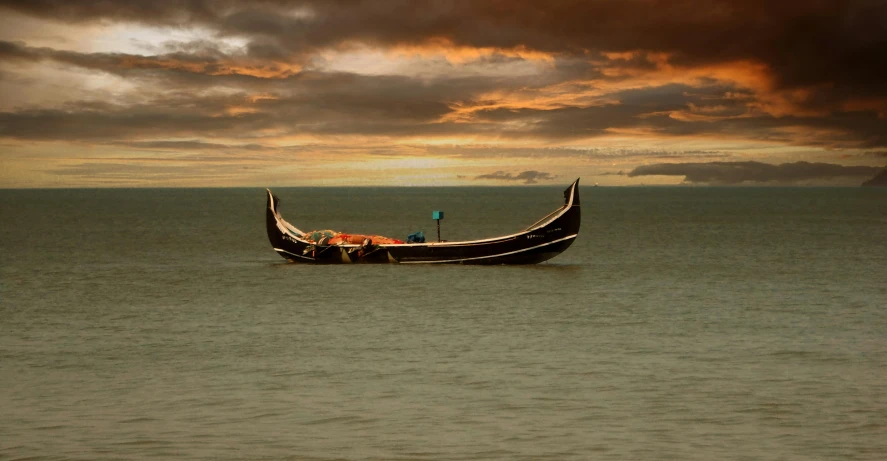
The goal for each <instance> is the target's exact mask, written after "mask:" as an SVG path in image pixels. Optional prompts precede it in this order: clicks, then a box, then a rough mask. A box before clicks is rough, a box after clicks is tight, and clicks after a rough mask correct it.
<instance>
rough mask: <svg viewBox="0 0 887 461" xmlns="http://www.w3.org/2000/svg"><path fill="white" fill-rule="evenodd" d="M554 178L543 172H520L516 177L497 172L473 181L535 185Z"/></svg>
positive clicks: (483, 175) (476, 177)
mask: <svg viewBox="0 0 887 461" xmlns="http://www.w3.org/2000/svg"><path fill="white" fill-rule="evenodd" d="M556 177H557V176H554V175H552V174H551V173H546V172H544V171H536V170H527V171H521V172H520V173H518V174H517V175H513V174H511V173H506V172H504V171H497V172H495V173H489V174H482V175H479V176H475V177H474V179H492V180H494V181H523V182H524V184H536V183H538V182H539V181H550V180H552V179H554V178H556Z"/></svg>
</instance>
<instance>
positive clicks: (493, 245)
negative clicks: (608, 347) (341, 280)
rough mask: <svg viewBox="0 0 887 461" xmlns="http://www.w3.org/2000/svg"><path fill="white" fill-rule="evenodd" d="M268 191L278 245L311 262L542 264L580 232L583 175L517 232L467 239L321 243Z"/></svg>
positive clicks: (272, 235) (285, 253)
mask: <svg viewBox="0 0 887 461" xmlns="http://www.w3.org/2000/svg"><path fill="white" fill-rule="evenodd" d="M278 204H279V200H278V198H277V197H275V196H274V195H273V194H272V193H271V191H268V206H267V211H266V225H267V231H268V239H269V240H270V242H271V245H272V247H273V248H274V251H276V252H277V253H278V254H280V255H281V256H282V257H283V258H285V259H287V260H289V261H291V262H296V263H309V264H355V263H364V264H383V263H400V264H487V265H489V264H538V263H541V262H544V261H547V260H549V259H551V258H553V257H555V256H557V255H559V254H561V253H562V252H563V251H564V250H566V249H567V248H569V247H570V245H571V244H572V243H573V241H574V240H576V237H578V235H579V225H580V222H581V212H580V203H579V180H578V179H577V180H576V181H575V182H574V183H573V184H571V185H570V187H568V188H567V189H566V190H565V191H564V206H562V207H561V208H560V209H558V210H556V211H554V212H553V213H551V214H549V215H548V216H546V217H545V218H542V219H541V220H540V221H538V222H537V223H536V224H534V225H532V226H530V227H529V228H527V229H526V230H524V231H521V232H518V233H516V234H512V235H507V236H502V237H495V238H490V239H483V240H472V241H465V242H431V243H412V244H381V245H373V244H369V245H350V244H340V245H326V246H325V245H319V244H316V243H313V242H310V241H307V240H304V239H303V238H302V232H301V231H299V230H298V229H297V228H295V227H294V226H292V225H291V224H289V223H288V222H286V221H284V220H283V218H281V216H280V213H279V210H278Z"/></svg>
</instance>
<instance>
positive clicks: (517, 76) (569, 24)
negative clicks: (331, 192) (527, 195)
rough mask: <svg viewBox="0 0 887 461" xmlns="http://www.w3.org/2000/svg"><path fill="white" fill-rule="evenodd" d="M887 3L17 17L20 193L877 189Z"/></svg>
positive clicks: (83, 4)
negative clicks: (572, 186) (868, 184)
mask: <svg viewBox="0 0 887 461" xmlns="http://www.w3.org/2000/svg"><path fill="white" fill-rule="evenodd" d="M885 56H887V2H884V1H882V0H876V1H871V0H845V1H819V0H803V1H800V0H783V1H772V0H768V1H760V0H728V1H655V0H592V1H584V2H580V1H559V0H546V1H544V2H540V1H522V0H505V1H468V0H466V1H446V0H435V1H394V0H386V1H335V0H322V1H286V0H265V1H262V0H258V1H250V2H238V1H230V0H175V1H172V0H152V1H150V2H146V1H140V0H138V1H136V0H116V1H113V2H109V1H89V0H79V1H76V2H75V1H71V0H27V1H6V0H0V188H31V187H229V186H237V187H240V186H250V187H254V186H263V187H270V186H363V185H396V186H427V185H434V186H438V185H524V184H539V185H554V184H567V183H569V182H571V181H572V180H573V179H575V178H576V177H580V176H581V177H582V178H583V179H582V181H583V183H584V184H586V185H589V184H600V185H602V186H604V185H653V184H692V185H858V184H860V183H861V182H863V181H865V180H866V179H868V178H870V177H872V176H874V175H875V174H876V173H877V172H878V171H879V170H881V169H882V168H884V166H885V165H887V58H885Z"/></svg>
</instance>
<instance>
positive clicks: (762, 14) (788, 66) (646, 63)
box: [0, 0, 887, 110]
mask: <svg viewBox="0 0 887 461" xmlns="http://www.w3.org/2000/svg"><path fill="white" fill-rule="evenodd" d="M0 7H5V8H8V9H11V10H15V11H18V12H20V13H23V14H28V15H32V16H37V17H41V18H45V19H51V20H56V21H63V22H81V23H88V24H92V23H101V22H124V23H139V24H144V25H151V26H157V27H178V28H184V27H191V28H195V27H201V28H205V29H208V30H210V31H213V32H214V33H216V34H218V35H219V36H222V37H240V38H244V39H246V40H247V41H248V42H249V43H250V44H254V45H253V46H255V47H260V46H261V47H262V48H264V49H265V50H270V49H278V50H287V51H286V53H287V54H302V53H306V52H307V53H312V52H315V51H317V50H321V49H336V48H347V47H349V46H354V44H370V45H373V46H381V47H396V46H407V45H408V46H413V47H423V46H424V47H435V46H439V44H440V43H447V44H449V46H450V47H451V48H459V47H467V48H474V49H480V48H492V49H501V50H527V51H528V52H529V51H536V52H542V53H549V54H552V55H559V56H586V55H587V54H588V53H606V54H601V55H600V56H605V57H607V58H608V59H607V60H608V61H610V63H611V64H612V65H613V66H617V65H618V66H619V67H622V68H624V69H626V70H630V71H632V72H638V71H643V70H645V69H646V70H647V71H651V70H653V69H657V68H659V69H663V63H667V64H668V66H671V67H669V68H672V69H675V70H678V71H680V70H681V69H684V70H686V69H694V68H709V69H714V68H715V67H716V66H719V65H727V64H729V65H731V66H733V68H732V70H731V72H732V73H733V74H734V75H738V73H739V71H740V69H739V68H737V67H736V66H737V63H738V64H740V65H741V66H745V68H747V69H758V70H756V71H755V72H758V74H759V77H760V78H762V80H759V81H758V82H757V84H756V85H757V88H756V89H757V90H758V91H770V92H776V93H779V94H780V95H781V96H780V98H781V99H784V101H785V102H790V103H792V104H794V105H797V106H798V107H800V108H806V109H808V110H811V109H817V110H818V109H823V108H835V107H837V106H838V105H839V104H841V103H845V102H848V101H853V100H856V99H863V100H871V98H872V97H879V98H884V97H887V88H885V86H884V85H883V82H884V81H885V80H887V62H885V60H883V59H881V57H882V56H884V55H887V36H885V34H883V32H882V31H883V30H884V29H885V28H887V4H885V3H884V2H879V1H870V0H849V1H844V2H809V1H804V0H788V1H785V2H780V3H779V4H778V5H774V4H773V2H765V1H748V0H725V1H719V2H710V3H699V2H689V3H679V4H675V3H673V2H663V1H660V0H639V1H631V2H612V1H589V2H579V3H577V2H572V1H551V2H546V3H545V4H544V5H540V4H539V3H538V2H536V1H532V0H524V1H520V0H518V1H511V2H499V1H477V2H435V1H430V0H429V1H419V2H409V3H408V4H407V3H403V2H345V3H342V2H329V1H325V0H324V1H320V0H315V1H310V0H307V1H284V0H277V1H266V2H261V3H249V4H239V3H235V2H231V1H229V0H215V1H214V0H206V1H199V2H180V1H173V0H166V1H164V0H156V1H152V2H150V4H146V3H145V2H142V1H139V0H120V1H115V2H98V1H82V2H70V1H64V0H28V1H2V2H0ZM604 18H605V19H604ZM648 53H653V54H648ZM756 78H757V77H756ZM746 84H749V81H746ZM885 102H887V101H885ZM885 102H882V103H881V104H880V105H878V107H879V108H880V109H881V110H883V109H884V108H885V106H884V105H883V104H884V103H885Z"/></svg>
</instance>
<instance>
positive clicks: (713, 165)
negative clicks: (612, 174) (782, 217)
mask: <svg viewBox="0 0 887 461" xmlns="http://www.w3.org/2000/svg"><path fill="white" fill-rule="evenodd" d="M880 170H881V168H879V167H869V166H844V165H836V164H832V163H810V162H795V163H783V164H780V165H772V164H768V163H761V162H754V161H749V162H708V163H657V164H653V165H643V166H639V167H637V168H635V169H634V170H632V171H630V172H629V173H628V176H629V177H637V176H653V175H662V176H684V182H688V183H695V184H741V183H777V184H792V183H802V182H805V181H815V180H829V179H835V178H846V177H864V178H867V177H871V176H872V175H874V174H876V173H877V172H879V171H880Z"/></svg>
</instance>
